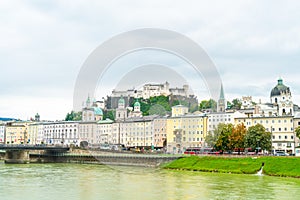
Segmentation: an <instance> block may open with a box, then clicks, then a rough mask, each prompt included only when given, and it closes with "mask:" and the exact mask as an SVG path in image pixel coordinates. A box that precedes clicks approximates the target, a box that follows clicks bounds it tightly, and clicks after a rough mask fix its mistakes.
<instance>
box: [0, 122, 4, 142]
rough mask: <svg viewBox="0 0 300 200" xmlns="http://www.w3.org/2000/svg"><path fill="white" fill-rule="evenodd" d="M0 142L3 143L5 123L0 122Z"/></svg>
mask: <svg viewBox="0 0 300 200" xmlns="http://www.w3.org/2000/svg"><path fill="white" fill-rule="evenodd" d="M0 144H5V124H0Z"/></svg>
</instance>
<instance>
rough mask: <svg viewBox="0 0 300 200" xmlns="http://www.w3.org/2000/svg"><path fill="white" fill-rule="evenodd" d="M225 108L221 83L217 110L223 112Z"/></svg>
mask: <svg viewBox="0 0 300 200" xmlns="http://www.w3.org/2000/svg"><path fill="white" fill-rule="evenodd" d="M225 110H226V100H225V96H224V89H223V84H222V85H221V90H220V97H219V100H218V105H217V112H225Z"/></svg>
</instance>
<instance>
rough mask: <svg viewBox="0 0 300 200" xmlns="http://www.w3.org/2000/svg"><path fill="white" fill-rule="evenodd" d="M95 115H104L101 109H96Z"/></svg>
mask: <svg viewBox="0 0 300 200" xmlns="http://www.w3.org/2000/svg"><path fill="white" fill-rule="evenodd" d="M94 114H95V115H103V111H102V109H101V108H98V107H94Z"/></svg>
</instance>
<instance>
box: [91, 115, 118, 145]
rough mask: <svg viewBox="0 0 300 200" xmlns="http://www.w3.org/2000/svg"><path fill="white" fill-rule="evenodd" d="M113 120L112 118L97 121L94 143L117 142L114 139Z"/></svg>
mask: <svg viewBox="0 0 300 200" xmlns="http://www.w3.org/2000/svg"><path fill="white" fill-rule="evenodd" d="M112 124H113V121H112V120H110V119H106V120H102V121H98V122H97V129H96V134H95V136H96V137H95V139H94V143H96V144H117V143H114V140H113V137H112V136H113V134H112V131H113V126H112Z"/></svg>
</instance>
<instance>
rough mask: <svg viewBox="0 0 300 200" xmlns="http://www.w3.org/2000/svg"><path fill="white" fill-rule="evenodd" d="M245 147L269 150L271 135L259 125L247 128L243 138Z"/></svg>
mask: <svg viewBox="0 0 300 200" xmlns="http://www.w3.org/2000/svg"><path fill="white" fill-rule="evenodd" d="M245 146H246V147H250V148H251V149H257V150H259V149H263V150H267V151H269V150H271V148H272V141H271V133H270V132H267V131H266V129H265V127H263V125H261V124H257V125H255V126H251V127H249V129H248V131H247V134H246V136H245Z"/></svg>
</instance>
